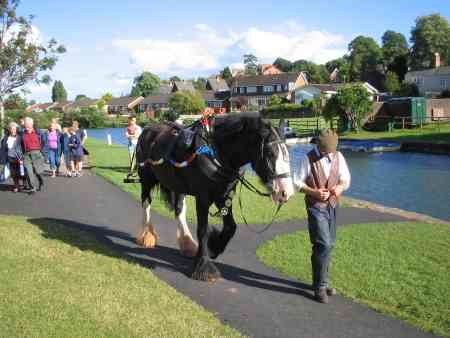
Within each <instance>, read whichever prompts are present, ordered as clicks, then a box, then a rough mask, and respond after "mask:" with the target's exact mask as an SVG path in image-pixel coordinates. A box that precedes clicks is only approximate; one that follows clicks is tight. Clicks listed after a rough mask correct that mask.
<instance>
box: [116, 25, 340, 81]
mask: <svg viewBox="0 0 450 338" xmlns="http://www.w3.org/2000/svg"><path fill="white" fill-rule="evenodd" d="M345 40H346V39H345V38H344V37H343V36H341V35H338V34H332V33H329V32H326V31H319V30H313V31H307V30H305V29H304V27H303V26H301V25H300V24H298V23H297V22H296V21H293V20H290V21H286V22H285V23H283V24H282V25H280V26H279V27H278V28H277V29H273V30H261V29H259V28H255V27H250V28H248V29H246V30H244V31H242V32H235V31H229V32H226V33H218V32H217V31H216V30H214V29H213V28H211V27H210V26H208V25H206V24H203V23H200V24H197V25H195V26H194V29H193V34H191V37H190V38H180V37H176V38H174V39H166V40H163V39H151V38H150V39H145V40H114V41H113V42H112V46H113V48H116V49H120V50H122V51H125V52H126V53H127V54H128V55H129V57H130V60H131V63H132V64H133V65H134V67H135V69H136V71H140V70H149V71H152V72H155V73H159V74H177V73H178V74H180V73H202V72H203V73H204V72H206V71H213V70H218V69H220V68H223V67H224V66H226V65H229V64H236V63H238V62H241V60H242V55H243V54H245V53H252V54H254V55H256V56H257V57H258V58H259V60H260V61H261V62H270V63H271V62H273V61H274V59H275V58H276V57H283V58H286V59H288V60H291V61H295V60H298V59H306V60H311V61H314V62H318V63H323V62H326V61H328V60H330V59H333V58H337V57H340V56H342V55H343V54H345V52H346V46H345Z"/></svg>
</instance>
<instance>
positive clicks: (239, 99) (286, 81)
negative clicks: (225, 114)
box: [230, 72, 308, 110]
mask: <svg viewBox="0 0 450 338" xmlns="http://www.w3.org/2000/svg"><path fill="white" fill-rule="evenodd" d="M306 85H308V80H307V77H306V74H305V73H304V72H300V73H281V74H274V75H255V76H240V77H236V78H233V80H232V82H231V99H230V101H231V108H232V109H235V110H242V109H248V108H249V107H252V108H254V109H258V110H259V109H261V108H263V107H265V106H267V105H268V103H269V99H270V98H271V97H272V96H273V95H277V96H280V97H283V98H286V99H287V100H288V101H291V102H292V101H294V95H293V93H294V91H295V90H296V89H297V88H300V87H304V86H306Z"/></svg>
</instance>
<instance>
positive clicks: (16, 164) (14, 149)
mask: <svg viewBox="0 0 450 338" xmlns="http://www.w3.org/2000/svg"><path fill="white" fill-rule="evenodd" d="M17 129H18V125H17V123H15V122H11V123H10V124H9V126H8V131H7V133H6V135H5V137H4V138H3V140H2V141H1V142H0V164H3V165H6V164H9V170H10V173H11V177H12V179H13V181H14V187H13V191H14V192H18V191H19V178H20V176H21V173H20V167H21V163H23V162H22V161H23V153H22V147H21V138H20V135H19V134H18V132H17ZM22 168H23V167H22Z"/></svg>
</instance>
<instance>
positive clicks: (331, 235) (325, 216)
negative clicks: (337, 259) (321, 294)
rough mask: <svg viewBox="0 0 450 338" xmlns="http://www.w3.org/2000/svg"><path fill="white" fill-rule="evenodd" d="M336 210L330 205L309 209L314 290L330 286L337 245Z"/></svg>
mask: <svg viewBox="0 0 450 338" xmlns="http://www.w3.org/2000/svg"><path fill="white" fill-rule="evenodd" d="M336 209H337V208H333V207H331V206H329V205H328V206H327V207H318V206H311V207H308V208H307V212H308V229H309V238H310V240H311V244H312V255H311V265H312V276H313V289H314V290H317V289H319V288H321V287H327V286H328V267H329V265H330V260H331V252H332V250H333V248H334V245H335V244H336Z"/></svg>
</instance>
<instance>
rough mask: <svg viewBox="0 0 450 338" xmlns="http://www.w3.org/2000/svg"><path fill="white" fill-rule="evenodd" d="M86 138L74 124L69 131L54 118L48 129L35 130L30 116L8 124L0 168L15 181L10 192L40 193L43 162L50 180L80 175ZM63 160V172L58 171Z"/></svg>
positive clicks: (0, 154) (43, 170)
mask: <svg viewBox="0 0 450 338" xmlns="http://www.w3.org/2000/svg"><path fill="white" fill-rule="evenodd" d="M86 138H87V137H86V132H85V131H84V130H82V129H80V128H79V123H78V122H77V121H73V123H72V126H70V127H68V128H61V125H60V124H59V123H58V119H56V118H55V119H52V121H51V123H50V125H49V127H48V129H47V130H41V129H38V128H35V127H34V121H33V119H32V118H31V117H25V118H21V119H20V122H19V124H17V123H16V122H10V123H9V125H8V128H7V130H6V133H5V137H4V138H3V139H2V140H1V141H0V165H2V167H3V168H4V167H5V166H6V167H7V168H8V170H9V173H10V175H11V177H12V179H13V182H14V185H13V191H14V192H18V191H19V190H21V188H22V189H23V191H25V192H28V193H35V192H36V191H40V190H41V188H42V186H43V184H44V181H43V179H42V175H43V174H44V172H45V163H48V164H49V167H50V171H49V176H51V177H56V176H57V175H60V174H62V175H64V176H67V177H78V176H81V175H82V174H81V172H82V169H83V161H82V160H83V156H84V155H85V153H86V150H85V149H84V147H83V144H84V142H85V141H86ZM62 160H63V161H64V168H65V171H64V173H62V172H61V171H60V168H61V164H62ZM21 181H22V182H21Z"/></svg>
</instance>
